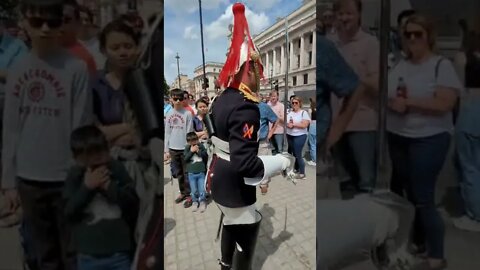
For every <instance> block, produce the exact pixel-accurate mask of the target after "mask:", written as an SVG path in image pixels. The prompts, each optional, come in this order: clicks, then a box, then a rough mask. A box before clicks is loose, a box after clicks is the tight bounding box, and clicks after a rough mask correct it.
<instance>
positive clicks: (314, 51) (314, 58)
mask: <svg viewBox="0 0 480 270" xmlns="http://www.w3.org/2000/svg"><path fill="white" fill-rule="evenodd" d="M316 64H317V33H316V32H315V31H313V40H312V66H314V67H315V66H316Z"/></svg>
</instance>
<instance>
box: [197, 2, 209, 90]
mask: <svg viewBox="0 0 480 270" xmlns="http://www.w3.org/2000/svg"><path fill="white" fill-rule="evenodd" d="M198 9H199V11H200V40H201V42H202V66H203V87H202V88H203V91H204V95H207V73H206V72H205V49H204V46H203V19H202V0H198Z"/></svg>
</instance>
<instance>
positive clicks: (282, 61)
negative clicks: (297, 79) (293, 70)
mask: <svg viewBox="0 0 480 270" xmlns="http://www.w3.org/2000/svg"><path fill="white" fill-rule="evenodd" d="M279 73H285V44H283V45H282V46H280V72H279Z"/></svg>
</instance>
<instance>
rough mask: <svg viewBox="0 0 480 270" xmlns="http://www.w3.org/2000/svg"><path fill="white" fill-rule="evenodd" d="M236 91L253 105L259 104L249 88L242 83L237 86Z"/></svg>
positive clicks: (258, 100)
mask: <svg viewBox="0 0 480 270" xmlns="http://www.w3.org/2000/svg"><path fill="white" fill-rule="evenodd" d="M238 90H240V93H242V94H243V96H244V97H245V99H247V100H250V101H253V102H255V103H259V102H260V99H259V98H258V97H257V96H256V95H255V94H254V93H253V92H252V90H250V88H249V87H248V86H247V85H245V84H244V83H241V84H240V86H238Z"/></svg>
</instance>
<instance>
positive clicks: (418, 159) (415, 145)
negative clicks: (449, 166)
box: [387, 15, 462, 269]
mask: <svg viewBox="0 0 480 270" xmlns="http://www.w3.org/2000/svg"><path fill="white" fill-rule="evenodd" d="M402 30H403V38H404V39H405V43H404V44H405V46H406V47H405V52H406V54H407V58H406V59H403V60H401V61H400V62H399V63H398V65H396V66H395V67H394V68H393V69H392V70H391V72H390V74H389V80H388V95H389V104H388V106H389V109H390V110H389V114H388V122H387V130H388V139H389V150H390V156H391V160H392V179H391V189H392V191H393V192H395V193H397V194H399V195H401V196H404V195H405V196H407V198H408V200H409V201H411V202H412V204H413V205H414V206H415V211H416V215H415V222H414V232H413V239H412V240H413V244H414V248H415V251H416V253H419V254H420V253H425V256H426V258H427V259H426V261H425V269H444V268H445V267H446V261H445V259H444V258H445V256H444V237H445V226H444V222H443V220H442V217H441V216H440V214H439V213H438V211H437V209H436V205H435V187H436V182H437V178H438V175H439V173H440V171H441V169H442V167H443V164H444V162H445V158H446V156H447V153H448V149H449V146H450V139H451V134H450V133H451V131H452V130H453V121H452V110H453V109H454V107H455V104H456V102H457V99H458V96H459V94H460V91H461V89H462V85H461V83H460V81H459V79H458V77H457V75H456V73H455V70H454V68H453V65H452V63H451V62H450V61H449V60H447V59H445V58H443V57H442V56H439V55H436V54H435V53H434V48H435V34H434V29H433V24H432V23H431V22H430V21H429V20H427V19H426V18H425V17H423V16H421V15H413V16H411V17H409V19H408V20H407V22H406V24H405V27H404V28H403V29H402Z"/></svg>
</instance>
